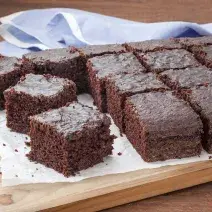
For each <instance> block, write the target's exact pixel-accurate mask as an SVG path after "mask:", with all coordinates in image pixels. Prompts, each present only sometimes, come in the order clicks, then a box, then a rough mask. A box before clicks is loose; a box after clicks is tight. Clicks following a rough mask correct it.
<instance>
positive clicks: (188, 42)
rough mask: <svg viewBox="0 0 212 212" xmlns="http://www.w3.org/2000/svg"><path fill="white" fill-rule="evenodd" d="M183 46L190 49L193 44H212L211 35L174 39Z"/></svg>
mask: <svg viewBox="0 0 212 212" xmlns="http://www.w3.org/2000/svg"><path fill="white" fill-rule="evenodd" d="M176 41H178V42H179V43H180V44H181V45H182V46H183V47H184V48H186V49H188V50H191V48H192V47H194V46H206V45H211V44H212V36H203V37H196V38H180V39H176Z"/></svg>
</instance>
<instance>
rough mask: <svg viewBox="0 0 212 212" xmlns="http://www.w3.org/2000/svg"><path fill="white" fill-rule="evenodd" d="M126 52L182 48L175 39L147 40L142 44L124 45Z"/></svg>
mask: <svg viewBox="0 0 212 212" xmlns="http://www.w3.org/2000/svg"><path fill="white" fill-rule="evenodd" d="M125 46H126V49H127V50H128V51H135V52H154V51H160V50H164V49H167V50H170V49H182V46H181V45H180V44H179V43H177V42H176V41H175V39H168V40H147V41H142V42H131V43H126V44H125Z"/></svg>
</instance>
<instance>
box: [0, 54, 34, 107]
mask: <svg viewBox="0 0 212 212" xmlns="http://www.w3.org/2000/svg"><path fill="white" fill-rule="evenodd" d="M25 68H26V69H24V68H23V67H22V61H21V60H20V59H17V58H15V57H4V56H2V55H0V110H1V109H3V108H4V103H5V100H4V96H3V92H4V90H6V89H7V88H9V87H10V86H13V85H15V84H16V83H17V82H18V81H19V79H20V77H21V76H22V75H24V74H25V73H27V72H28V70H30V68H29V67H28V66H26V67H25Z"/></svg>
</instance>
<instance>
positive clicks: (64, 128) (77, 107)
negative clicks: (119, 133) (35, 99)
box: [31, 102, 110, 140]
mask: <svg viewBox="0 0 212 212" xmlns="http://www.w3.org/2000/svg"><path fill="white" fill-rule="evenodd" d="M31 120H36V121H38V122H40V123H42V124H46V125H50V126H52V127H53V128H55V129H56V130H57V132H58V133H62V134H63V135H64V136H68V137H69V140H72V139H74V137H72V138H71V137H70V136H71V135H73V133H74V134H75V136H79V135H80V133H82V132H80V131H82V130H83V129H84V128H85V127H86V128H90V129H92V128H93V127H97V126H101V125H102V123H104V124H105V125H108V126H109V125H110V119H109V118H108V117H107V116H106V115H105V114H102V113H100V112H99V111H97V110H95V109H93V108H90V107H88V106H85V105H82V104H80V103H77V102H73V103H71V104H70V105H69V106H65V107H61V108H59V109H55V110H51V111H48V112H44V113H42V114H39V115H36V116H32V117H31Z"/></svg>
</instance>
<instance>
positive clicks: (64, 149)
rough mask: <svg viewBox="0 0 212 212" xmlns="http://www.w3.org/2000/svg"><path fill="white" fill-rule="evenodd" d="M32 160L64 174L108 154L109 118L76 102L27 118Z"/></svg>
mask: <svg viewBox="0 0 212 212" xmlns="http://www.w3.org/2000/svg"><path fill="white" fill-rule="evenodd" d="M30 120H31V121H30V126H31V127H30V137H31V152H30V154H29V155H28V157H29V159H30V160H32V161H36V162H39V163H41V164H44V165H45V166H47V167H50V168H53V169H54V170H56V171H57V172H60V173H62V174H63V175H64V176H66V177H68V176H70V175H74V174H75V173H76V172H78V171H80V170H83V169H87V168H89V167H92V166H93V165H95V164H97V163H100V162H102V161H103V158H104V157H106V156H108V155H111V154H112V149H113V147H112V144H113V140H114V136H112V135H110V129H109V127H110V119H109V118H108V117H107V116H106V115H104V114H102V113H100V112H98V111H97V110H94V109H92V108H90V107H87V106H84V105H81V104H79V103H76V102H74V103H72V104H70V105H69V106H66V107H62V108H59V109H55V110H51V111H49V112H45V113H42V114H39V115H36V116H33V117H31V118H30Z"/></svg>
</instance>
